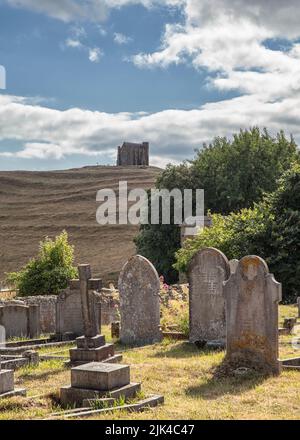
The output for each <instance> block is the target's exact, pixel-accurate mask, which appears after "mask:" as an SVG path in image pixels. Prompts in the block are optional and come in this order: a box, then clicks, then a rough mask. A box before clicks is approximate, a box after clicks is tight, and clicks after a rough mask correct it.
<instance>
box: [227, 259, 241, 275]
mask: <svg viewBox="0 0 300 440" xmlns="http://www.w3.org/2000/svg"><path fill="white" fill-rule="evenodd" d="M238 265H239V260H236V259H234V260H230V261H229V266H230V273H234V272H235V271H236V270H237V267H238Z"/></svg>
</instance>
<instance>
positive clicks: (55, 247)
mask: <svg viewBox="0 0 300 440" xmlns="http://www.w3.org/2000/svg"><path fill="white" fill-rule="evenodd" d="M73 262H74V249H73V246H71V245H70V244H69V243H68V234H67V232H66V231H63V232H62V233H61V234H60V235H59V236H57V237H56V238H55V239H54V240H51V239H50V238H48V237H47V238H46V239H45V240H44V241H43V242H41V243H40V250H39V254H38V256H37V258H34V259H32V260H30V261H29V262H28V263H27V264H26V265H25V266H24V267H23V268H22V269H21V270H20V271H19V272H12V273H9V274H7V282H8V284H9V285H13V286H14V287H15V288H16V289H18V290H19V294H20V295H21V296H30V295H43V294H48V295H51V294H58V293H59V292H60V290H62V289H65V288H66V287H67V285H68V280H70V279H72V278H76V277H77V274H78V273H77V269H76V268H75V267H73Z"/></svg>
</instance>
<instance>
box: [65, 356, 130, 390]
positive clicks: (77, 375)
mask: <svg viewBox="0 0 300 440" xmlns="http://www.w3.org/2000/svg"><path fill="white" fill-rule="evenodd" d="M129 383H130V367H129V365H119V364H111V363H99V362H91V363H89V364H85V365H81V366H78V367H74V368H72V369H71V385H72V387H74V388H86V389H92V390H99V391H110V390H113V389H114V388H118V387H122V386H124V385H128V384H129Z"/></svg>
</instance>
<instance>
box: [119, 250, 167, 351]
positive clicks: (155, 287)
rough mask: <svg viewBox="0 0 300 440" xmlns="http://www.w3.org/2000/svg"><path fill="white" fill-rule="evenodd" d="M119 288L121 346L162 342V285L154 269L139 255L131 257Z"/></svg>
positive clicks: (124, 268)
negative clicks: (160, 292)
mask: <svg viewBox="0 0 300 440" xmlns="http://www.w3.org/2000/svg"><path fill="white" fill-rule="evenodd" d="M118 284H119V292H120V314H121V329H120V340H121V342H122V343H124V344H136V345H144V344H152V343H155V342H158V341H160V340H161V338H162V335H161V331H160V327H159V326H160V297H159V291H160V282H159V277H158V274H157V272H156V270H155V268H154V266H153V265H152V264H151V263H150V261H148V260H147V259H146V258H144V257H142V256H140V255H136V256H134V257H131V258H130V259H129V260H128V261H127V263H126V264H125V265H124V267H123V269H122V271H121V273H120V276H119V283H118Z"/></svg>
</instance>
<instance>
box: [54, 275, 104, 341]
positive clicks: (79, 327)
mask: <svg viewBox="0 0 300 440" xmlns="http://www.w3.org/2000/svg"><path fill="white" fill-rule="evenodd" d="M88 287H89V294H88V295H89V302H90V303H91V304H92V303H93V304H92V306H91V309H92V316H91V318H92V326H93V327H94V328H96V330H97V331H96V333H99V331H100V327H101V304H100V293H98V291H99V290H100V289H101V287H102V281H101V280H97V279H95V280H93V279H90V280H89V286H88ZM84 330H85V329H84V320H83V315H82V303H81V294H80V280H71V281H70V283H69V287H68V288H67V289H65V290H63V291H62V292H61V293H60V294H59V295H58V298H57V302H56V336H57V339H68V337H69V336H70V337H71V338H74V337H78V336H80V335H83V334H84Z"/></svg>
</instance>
